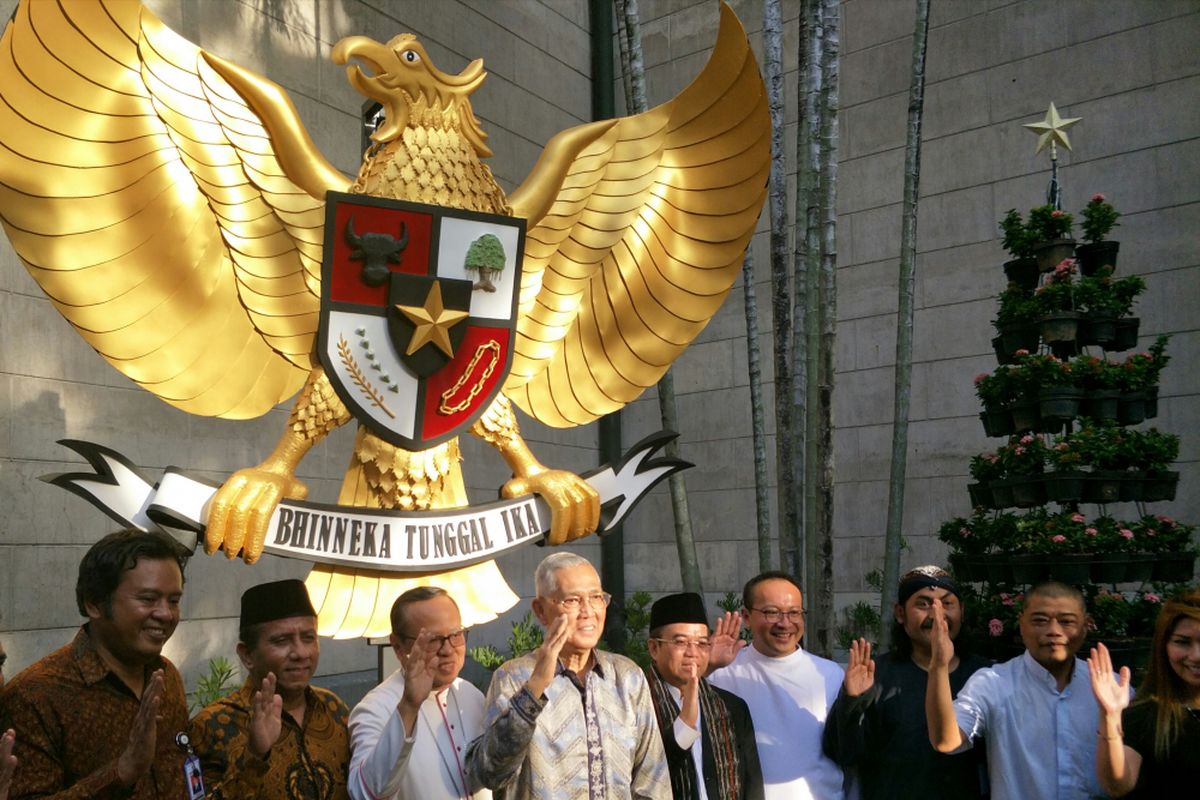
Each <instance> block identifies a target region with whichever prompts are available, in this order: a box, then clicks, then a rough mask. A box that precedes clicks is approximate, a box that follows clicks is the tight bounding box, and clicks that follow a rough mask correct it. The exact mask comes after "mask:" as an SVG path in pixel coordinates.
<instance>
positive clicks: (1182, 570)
mask: <svg viewBox="0 0 1200 800" xmlns="http://www.w3.org/2000/svg"><path fill="white" fill-rule="evenodd" d="M1195 569H1196V554H1195V553H1159V554H1158V555H1157V556H1156V557H1155V559H1154V580H1156V581H1169V582H1171V583H1183V582H1185V581H1187V582H1190V581H1191V580H1192V576H1193V575H1194V574H1195Z"/></svg>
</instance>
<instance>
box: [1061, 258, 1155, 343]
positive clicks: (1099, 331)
mask: <svg viewBox="0 0 1200 800" xmlns="http://www.w3.org/2000/svg"><path fill="white" fill-rule="evenodd" d="M1144 291H1146V281H1145V280H1143V279H1142V277H1141V276H1140V275H1130V276H1128V277H1125V278H1121V279H1119V280H1113V278H1112V276H1111V274H1109V272H1108V271H1107V270H1101V271H1100V272H1098V273H1096V274H1095V275H1092V276H1091V277H1086V278H1080V280H1079V284H1078V286H1077V287H1076V290H1075V302H1076V305H1077V306H1078V308H1079V309H1080V310H1082V311H1083V313H1084V315H1085V316H1086V318H1087V321H1088V325H1087V326H1086V330H1085V331H1084V332H1083V333H1081V336H1080V344H1085V345H1089V344H1098V345H1100V346H1101V347H1109V346H1110V345H1112V344H1113V343H1114V342H1115V341H1116V338H1117V320H1118V319H1123V318H1125V317H1128V316H1129V315H1130V313H1131V312H1132V311H1133V301H1134V299H1135V298H1136V297H1137V296H1138V295H1139V294H1141V293H1142V292H1144Z"/></svg>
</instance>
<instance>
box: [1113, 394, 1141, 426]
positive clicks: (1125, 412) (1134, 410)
mask: <svg viewBox="0 0 1200 800" xmlns="http://www.w3.org/2000/svg"><path fill="white" fill-rule="evenodd" d="M1144 419H1146V393H1145V392H1129V393H1128V394H1123V395H1121V398H1120V401H1119V404H1118V406H1117V422H1119V423H1120V424H1122V425H1137V424H1138V423H1139V422H1141V421H1142V420H1144Z"/></svg>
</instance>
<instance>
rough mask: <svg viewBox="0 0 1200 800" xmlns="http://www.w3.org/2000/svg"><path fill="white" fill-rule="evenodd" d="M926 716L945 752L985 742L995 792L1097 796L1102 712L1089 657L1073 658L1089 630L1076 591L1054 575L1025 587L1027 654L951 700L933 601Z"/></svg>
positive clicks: (950, 653) (1011, 797)
mask: <svg viewBox="0 0 1200 800" xmlns="http://www.w3.org/2000/svg"><path fill="white" fill-rule="evenodd" d="M933 611H934V622H933V633H934V635H933V638H932V640H931V645H932V656H931V660H930V668H929V683H928V685H927V688H926V692H925V716H926V721H927V723H928V725H929V741H930V743H931V744H932V745H933V746H934V748H935V749H936V750H938V751H939V752H942V753H954V752H959V751H962V750H966V749H967V748H969V747H971V746H972V745H973V744H974V741H975V739H977V738H978V737H980V736H983V737H985V739H986V741H987V756H988V775H989V776H990V781H991V785H992V800H1087V798H1091V797H1095V796H1097V795H1103V791H1101V788H1100V783H1099V780H1098V778H1097V777H1096V768H1095V763H1094V760H1093V759H1094V752H1095V744H1094V742H1095V737H1096V729H1097V725H1098V723H1099V714H1098V712H1097V709H1096V703H1095V702H1094V700H1093V698H1092V690H1091V681H1090V678H1089V676H1088V670H1087V664H1085V663H1084V662H1083V661H1080V660H1079V659H1077V658H1075V653H1076V652H1078V650H1079V648H1080V646H1081V645H1082V644H1083V640H1084V637H1085V636H1087V627H1088V625H1087V622H1088V616H1087V610H1086V607H1085V604H1084V599H1083V595H1082V593H1080V591H1079V590H1078V589H1076V588H1075V587H1073V586H1067V585H1065V584H1062V583H1058V582H1055V581H1048V582H1046V583H1042V584H1039V585H1037V586H1035V587H1033V588H1032V589H1030V590H1029V593H1028V594H1026V595H1025V608H1024V610H1023V611H1022V612H1021V640H1022V641H1023V642H1024V643H1025V653H1024V654H1023V655H1021V656H1018V657H1017V658H1014V659H1012V660H1011V661H1006V662H1004V663H1003V664H997V665H995V666H994V667H987V668H984V669H981V670H979V671H978V672H976V673H975V674H974V675H972V676H971V677H970V678H969V679H968V680H967V683H966V685H965V686H963V689H962V691H961V692H959V693H958V697H957V698H956V699H954V700H951V697H950V678H949V664H950V662H951V660H952V659H953V657H954V644H953V642H951V640H950V634H949V631H948V628H947V625H946V616H945V612H944V610H943V609H942V608H941V606H940V604H939V605H935V607H934V609H933Z"/></svg>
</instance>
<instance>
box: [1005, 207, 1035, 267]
mask: <svg viewBox="0 0 1200 800" xmlns="http://www.w3.org/2000/svg"><path fill="white" fill-rule="evenodd" d="M1000 231H1001V232H1002V233H1003V234H1004V236H1003V238H1002V239H1001V244H1003V245H1004V249H1005V250H1007V251H1008V254H1009V255H1010V256H1012V257H1013V258H1014V259H1018V258H1029V257H1030V256H1032V255H1033V246H1034V244H1036V243H1037V236H1036V235H1034V234H1033V233H1032V232H1031V231H1030V230H1029V228H1028V227H1027V226H1026V225H1025V223H1024V221H1023V220H1022V219H1021V215H1020V213H1019V212H1018V211H1017V210H1016V209H1015V208H1010V209H1009V210H1008V213H1007V214H1005V215H1004V219H1002V220H1000Z"/></svg>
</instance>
